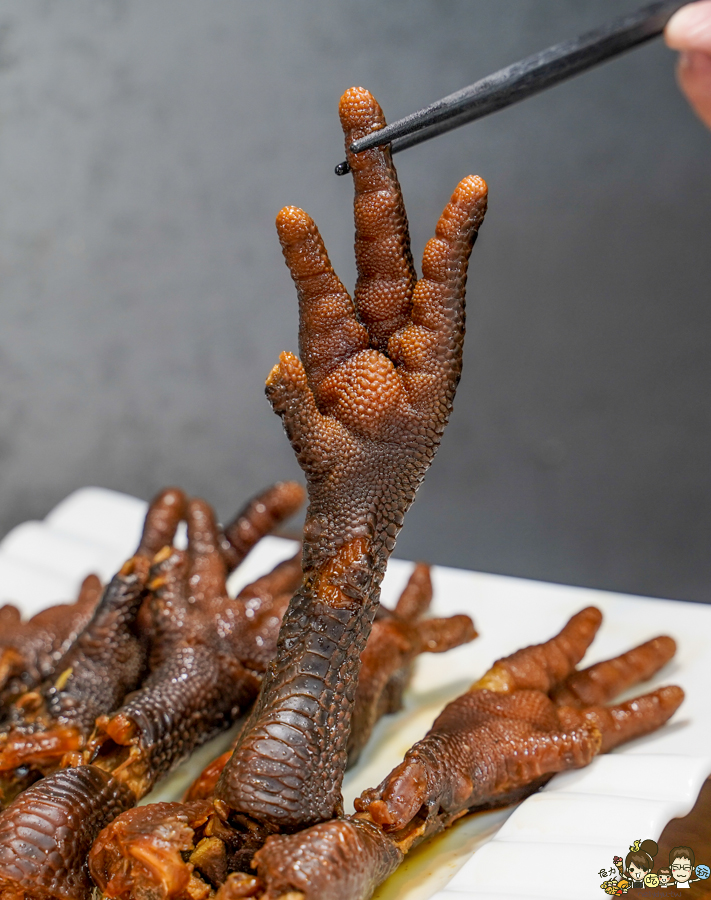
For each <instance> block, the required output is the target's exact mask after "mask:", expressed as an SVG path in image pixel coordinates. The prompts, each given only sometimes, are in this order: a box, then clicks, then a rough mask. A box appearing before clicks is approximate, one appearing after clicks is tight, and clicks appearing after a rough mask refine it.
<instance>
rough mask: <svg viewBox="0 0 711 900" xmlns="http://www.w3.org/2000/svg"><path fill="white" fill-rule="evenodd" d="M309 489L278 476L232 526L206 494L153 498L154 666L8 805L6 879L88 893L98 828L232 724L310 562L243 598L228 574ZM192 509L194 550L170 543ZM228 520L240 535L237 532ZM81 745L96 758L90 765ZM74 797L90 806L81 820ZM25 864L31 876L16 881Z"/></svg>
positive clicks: (149, 541)
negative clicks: (93, 730) (90, 733)
mask: <svg viewBox="0 0 711 900" xmlns="http://www.w3.org/2000/svg"><path fill="white" fill-rule="evenodd" d="M302 498H303V491H302V489H301V488H299V486H298V485H295V484H294V483H288V482H287V483H280V484H278V485H275V486H274V487H273V488H271V489H269V490H268V491H267V492H263V493H262V494H260V495H258V496H257V497H256V498H254V499H253V500H252V501H250V503H249V504H247V506H246V507H245V508H244V509H243V510H242V512H241V513H240V514H239V515H238V517H237V518H236V519H235V523H237V525H238V526H239V527H238V529H237V530H236V529H235V525H234V523H233V526H228V529H226V533H227V537H226V536H225V532H223V531H222V530H221V529H219V528H218V526H217V524H216V522H215V519H214V515H213V513H212V510H211V509H210V507H209V506H208V505H207V504H206V503H204V501H200V500H192V501H190V503H189V504H187V508H186V505H185V498H184V495H182V493H179V492H176V491H175V490H174V489H171V491H167V492H163V493H162V494H161V495H159V498H158V501H156V502H154V503H153V504H152V505H151V508H150V510H149V513H148V516H147V518H146V525H145V528H144V537H143V540H142V542H141V547H140V548H139V551H140V553H141V555H142V557H145V556H146V554H149V555H152V556H153V559H152V562H151V561H150V560H149V562H150V563H151V565H150V570H149V569H148V567H147V566H145V565H144V564H143V563H142V564H141V565H142V568H144V569H145V577H144V578H143V582H144V583H145V582H148V585H147V593H148V597H147V599H146V601H145V604H148V606H149V608H150V609H149V612H150V614H151V616H152V618H153V622H152V623H151V622H149V621H148V618H150V617H144V619H146V622H144V624H146V623H147V627H148V628H149V630H150V632H151V637H152V641H153V647H152V650H153V653H152V654H151V656H152V658H153V660H154V663H155V668H154V669H153V671H152V672H151V674H150V675H149V677H148V680H147V681H146V682H145V683H144V685H143V687H142V688H141V690H139V691H137V692H135V693H134V694H132V695H130V696H129V697H128V698H126V701H125V703H124V705H123V706H122V707H121V708H120V709H119V710H118V711H117V712H116V713H115V714H114V715H112V716H103V717H100V718H99V720H98V722H99V724H100V725H102V726H103V728H104V729H105V731H103V732H101V731H100V732H99V735H98V736H96V737H95V738H94V739H93V740H92V741H91V742H90V744H89V747H88V748H87V750H86V751H84V754H82V753H66V754H65V755H64V758H63V760H62V764H63V765H74V766H76V768H71V769H68V770H65V771H60V772H55V773H53V774H51V775H49V776H48V777H47V778H45V779H44V780H43V781H42V783H41V788H40V787H39V786H38V789H37V791H39V793H37V791H34V792H32V791H25V793H23V794H21V796H20V797H19V798H18V799H17V800H16V801H15V802H14V803H13V805H12V806H11V807H10V808H9V809H8V810H6V811H5V813H4V814H3V815H2V816H0V845H1V846H0V884H2V886H3V889H4V890H5V891H6V892H8V896H9V895H10V894H12V892H13V891H14V892H18V891H19V892H20V894H22V892H24V894H25V896H26V897H37V898H44V897H45V896H47V897H49V896H52V897H57V898H58V897H66V898H70V897H71V898H73V900H80V898H84V897H85V896H86V895H87V890H88V887H87V884H88V882H87V878H86V876H85V874H83V873H85V868H86V866H85V861H86V854H87V852H88V850H89V848H90V846H91V844H92V843H93V841H94V839H95V837H96V834H97V833H98V831H99V830H100V829H101V828H102V827H103V826H104V825H106V824H108V822H109V821H110V820H111V819H112V818H113V817H114V816H115V815H117V814H118V813H119V812H120V811H121V810H122V809H127V808H129V807H131V806H133V805H134V804H135V803H136V800H137V799H139V798H140V797H141V796H143V794H144V793H145V792H146V791H147V790H148V789H149V788H150V786H151V785H152V784H153V783H154V782H155V781H156V780H157V779H158V778H159V777H160V776H161V775H162V774H164V773H165V772H166V771H168V770H169V769H171V768H173V767H174V766H175V765H177V763H179V762H180V760H181V759H182V758H183V757H184V756H185V755H187V753H189V752H190V750H191V749H193V748H194V747H195V746H196V745H197V744H198V743H200V742H202V741H204V740H206V739H208V738H209V737H211V736H212V734H213V733H215V731H216V729H217V728H219V727H220V726H226V725H227V724H229V722H230V720H231V716H232V714H233V713H235V712H236V710H235V709H234V707H235V706H240V705H241V704H243V703H244V704H246V703H247V702H249V701H251V700H252V699H253V698H254V697H255V696H256V693H257V690H258V687H259V675H260V674H261V673H262V672H263V671H264V668H265V667H266V664H267V661H268V660H267V659H264V649H263V645H266V647H267V652H269V648H271V651H272V652H273V649H274V647H275V645H276V634H277V630H278V621H279V619H280V618H281V614H282V612H283V610H284V609H285V607H286V604H287V602H288V596H290V594H291V593H292V592H293V590H294V589H295V588H296V586H297V585H298V584H299V582H300V580H301V564H300V561H299V560H298V559H296V558H295V559H293V560H287V561H286V562H284V563H281V564H280V565H278V566H277V567H276V568H275V570H274V571H273V572H271V573H269V574H268V575H266V576H263V577H262V578H260V579H258V581H257V582H254V583H253V584H252V585H248V586H247V587H246V588H245V589H244V590H243V591H242V592H241V593H240V595H239V596H238V597H237V598H236V599H235V600H231V599H230V598H229V597H227V592H226V587H225V578H226V575H227V573H228V571H229V570H230V568H231V566H232V565H233V564H235V563H236V562H237V563H238V562H239V561H241V559H243V558H244V556H245V555H246V554H247V552H248V551H249V550H250V549H251V547H253V546H254V544H256V543H257V541H258V540H259V539H260V537H262V536H263V535H264V534H265V533H266V532H267V531H269V530H271V529H272V528H273V527H275V526H276V525H277V524H278V523H279V521H281V520H282V519H283V518H284V517H286V516H288V515H291V513H292V512H294V511H295V509H296V507H297V505H298V504H299V503H300V502H301V499H302ZM171 499H172V500H174V501H175V502H174V503H173V505H172V507H170V508H168V507H167V501H168V500H171ZM178 500H179V501H180V502H179V503H178ZM184 511H185V514H186V518H187V523H188V550H187V551H186V552H182V551H176V550H174V549H172V548H171V547H170V546H169V545H170V542H171V541H172V537H173V534H174V532H175V527H176V526H177V523H178V521H179V519H180V518H182V517H183V512H184ZM168 513H170V515H168ZM230 531H231V532H232V533H233V534H235V533H236V534H237V535H238V536H239V541H238V542H234V541H232V540H230V539H229V535H230ZM226 541H229V547H228V550H229V553H226V552H225V542H226ZM156 551H157V552H156ZM124 568H126V567H124ZM122 571H123V570H122ZM285 591H286V592H287V596H286V597H284V596H283V593H284V592H285ZM275 592H276V596H274V593H275ZM275 610H276V615H275ZM144 649H145V648H144ZM241 660H243V661H244V665H243V664H242V661H241ZM83 756H86V757H88V761H90V762H94V761H96V762H97V764H98V765H96V766H95V765H81V763H82V761H83V759H82V757H83ZM111 798H113V800H111ZM119 798H120V801H121V802H120V805H119V803H118V799H119ZM109 800H110V802H108V801H109ZM114 800H115V801H116V802H114ZM107 803H108V805H107ZM38 804H39V805H38ZM76 806H78V807H79V808H80V809H81V810H82V815H83V816H84V820H83V821H82V822H81V823H79V822H77V813H76V810H75V808H74V807H76ZM104 806H106V809H104V808H103V807H104ZM47 823H50V824H47ZM51 823H55V825H56V828H52V827H51ZM60 826H62V827H60ZM15 856H17V859H16V861H15V863H14V864H13V865H10V863H9V860H10V859H12V858H14V857H15ZM41 857H44V863H42V862H41V861H40V858H41ZM20 872H25V874H26V875H27V878H26V879H24V880H21V881H20V882H18V881H17V879H18V877H19V875H18V873H20Z"/></svg>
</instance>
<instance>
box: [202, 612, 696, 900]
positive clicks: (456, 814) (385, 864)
mask: <svg viewBox="0 0 711 900" xmlns="http://www.w3.org/2000/svg"><path fill="white" fill-rule="evenodd" d="M600 621H601V615H600V613H599V611H598V610H596V609H594V608H589V609H585V610H583V611H582V612H580V613H578V614H577V615H576V616H573V618H572V619H571V620H570V622H569V623H568V624H567V625H566V626H565V628H564V629H563V630H562V632H561V633H560V634H559V635H557V636H556V637H555V638H553V639H552V640H550V641H548V642H546V643H545V644H541V645H538V646H534V647H529V648H526V649H525V650H520V651H518V652H517V653H514V654H513V655H512V656H510V657H507V658H506V659H503V660H500V661H499V662H497V663H496V664H495V665H494V666H493V667H492V669H491V670H490V671H489V672H488V673H487V674H486V675H485V676H484V677H483V678H481V679H480V680H479V681H478V682H476V684H474V685H473V686H472V688H471V689H470V690H469V691H468V692H466V693H465V694H462V695H461V696H460V697H458V698H457V699H456V700H454V701H453V702H452V703H450V704H448V706H446V707H445V709H444V710H443V711H442V713H441V714H440V715H439V716H438V718H437V719H436V721H435V723H434V725H433V726H432V728H431V729H430V731H429V732H428V734H427V735H426V737H425V738H424V739H423V740H422V741H419V742H418V743H417V744H415V745H414V747H412V748H411V749H410V750H409V751H408V752H407V754H406V756H405V760H404V761H403V762H402V763H401V764H400V765H399V766H397V767H396V768H395V769H394V770H393V771H392V772H391V773H390V775H388V776H387V778H385V780H384V781H383V782H382V783H381V784H380V785H379V787H377V788H374V789H372V790H367V791H365V792H364V793H363V794H362V795H361V797H360V798H359V799H358V800H357V801H356V810H357V813H356V814H355V815H354V816H351V817H349V818H347V819H336V820H333V821H331V822H326V823H322V824H320V825H317V826H316V827H314V828H310V829H306V830H304V831H302V832H300V833H299V834H294V835H286V836H282V835H275V836H273V837H270V838H269V839H268V840H267V841H266V843H265V845H264V847H263V848H262V849H261V850H259V851H258V852H257V854H256V855H255V859H254V864H255V867H256V869H257V875H258V877H257V878H256V879H254V881H255V882H256V886H255V888H254V890H253V891H252V893H250V894H243V896H252V897H255V898H257V897H258V898H260V900H278V898H283V900H286V898H287V897H288V898H289V900H317V898H322V897H329V898H331V900H367V898H368V897H370V896H371V894H372V892H373V890H374V889H375V888H376V887H377V885H378V884H379V883H380V882H381V881H382V880H384V879H385V878H386V877H387V876H388V875H389V874H391V873H392V872H393V871H394V870H395V869H396V868H397V866H398V865H399V864H400V862H401V861H402V859H403V858H404V855H405V854H406V853H407V852H408V850H410V849H411V848H412V847H414V846H416V845H417V844H418V843H420V842H421V841H423V840H424V839H425V838H427V837H429V836H430V835H432V834H435V833H437V832H438V831H441V830H442V829H444V828H446V827H448V826H449V825H451V824H452V823H453V822H455V821H456V820H457V819H459V818H460V817H461V816H463V815H465V814H466V813H467V812H469V811H471V810H481V809H488V808H492V807H496V806H503V805H508V804H510V803H513V802H516V801H518V800H522V799H523V798H524V797H526V796H528V795H529V794H531V793H533V792H534V791H535V790H537V789H538V788H539V787H541V786H542V785H543V784H544V783H545V782H546V781H548V780H549V779H550V778H551V777H552V775H553V774H554V773H555V772H561V771H564V770H566V769H571V768H579V767H581V766H585V765H587V764H588V763H590V761H591V760H592V759H593V758H594V756H596V755H597V754H598V753H604V752H607V751H608V750H611V749H612V748H613V747H616V746H619V745H620V744H622V743H625V742H627V741H630V740H632V739H634V738H635V737H639V736H640V735H644V734H648V733H650V732H652V731H655V730H656V729H657V728H659V727H661V725H663V724H664V722H666V721H667V719H669V717H670V716H671V715H672V714H673V713H674V711H675V710H676V709H677V708H678V706H679V704H680V703H681V701H682V699H683V691H682V690H681V689H680V688H678V687H673V686H672V687H664V688H660V689H658V690H655V691H652V692H651V693H649V694H645V695H643V696H641V697H637V698H635V699H634V700H631V701H628V702H625V703H620V704H616V705H612V706H607V705H605V704H607V703H608V702H609V701H610V700H611V699H612V698H613V697H614V696H615V695H616V694H618V693H619V692H620V691H622V690H624V689H626V688H627V687H629V686H630V685H632V684H635V683H637V682H638V681H640V680H644V679H647V678H649V677H651V675H652V674H654V673H655V672H656V671H658V670H659V669H660V668H661V667H662V666H663V665H664V664H665V663H666V662H667V661H668V660H669V659H670V658H671V657H672V656H673V655H674V652H675V644H674V641H673V640H672V639H671V638H668V637H660V638H656V639H654V640H652V641H648V642H647V643H646V644H643V645H642V646H640V647H637V648H635V649H633V650H630V651H629V652H628V653H625V654H623V655H622V656H620V657H617V658H616V659H614V660H608V661H606V662H603V663H598V664H597V665H594V666H591V667H589V668H588V669H583V670H582V671H576V670H575V666H576V665H577V663H578V662H579V661H580V659H581V658H582V656H583V654H584V653H585V650H586V649H587V647H588V645H589V644H590V642H591V641H592V639H593V637H594V635H595V632H596V631H597V629H598V627H599V625H600ZM231 877H232V881H231V882H230V879H229V878H228V879H227V881H226V883H225V885H224V887H223V888H221V890H220V891H218V893H217V898H218V900H227V898H228V897H230V896H231V895H233V896H239V894H238V893H235V891H236V890H238V889H239V886H240V881H241V879H242V875H240V874H236V875H234V876H231ZM233 889H234V890H233Z"/></svg>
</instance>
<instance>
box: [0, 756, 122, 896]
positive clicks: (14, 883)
mask: <svg viewBox="0 0 711 900" xmlns="http://www.w3.org/2000/svg"><path fill="white" fill-rule="evenodd" d="M22 798H23V804H22V807H21V808H20V807H17V806H15V807H10V808H9V809H7V810H5V812H4V813H3V815H2V816H0V897H2V900H26V898H29V897H31V898H34V900H50V898H57V900H82V898H85V897H88V896H89V894H90V892H91V887H92V885H91V880H90V878H89V873H88V870H87V868H86V865H85V859H86V855H87V853H88V852H89V849H90V847H91V844H92V840H93V836H94V835H95V834H96V833H97V831H98V830H99V829H101V828H102V827H103V826H104V825H106V824H107V823H108V822H110V821H111V820H112V819H113V818H115V817H116V816H117V815H118V814H119V813H120V812H121V811H122V810H124V809H126V808H127V807H128V806H130V805H131V803H132V802H134V799H135V798H133V796H132V794H131V792H130V791H129V790H128V788H126V787H125V786H124V785H122V784H120V783H119V782H117V781H116V780H115V779H113V778H111V777H110V776H109V775H107V774H106V773H105V772H102V771H101V770H100V769H97V768H96V767H95V766H82V767H81V768H79V769H66V770H64V771H61V772H56V773H55V774H54V776H52V778H51V779H49V778H47V779H44V780H42V781H40V782H38V783H37V784H35V785H33V786H32V787H31V788H29V789H28V790H26V791H25V792H24V794H23V795H22ZM49 847H52V849H53V850H54V852H48V848H49Z"/></svg>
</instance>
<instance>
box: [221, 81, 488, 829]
mask: <svg viewBox="0 0 711 900" xmlns="http://www.w3.org/2000/svg"><path fill="white" fill-rule="evenodd" d="M340 116H341V124H342V126H343V130H344V133H345V137H346V145H349V144H350V143H351V142H352V141H353V140H354V139H355V138H356V137H360V136H361V135H364V134H367V133H370V132H371V131H374V130H377V129H379V128H382V127H383V126H384V124H385V120H384V117H383V114H382V112H381V110H380V107H379V106H378V104H377V103H376V101H375V100H374V98H373V97H372V96H371V95H370V94H369V93H368V92H367V91H365V90H364V89H362V88H352V89H350V90H349V91H347V92H346V93H345V94H344V96H343V97H342V99H341V103H340ZM349 163H350V164H351V168H352V171H353V177H354V184H355V222H356V263H357V267H358V283H357V285H356V290H355V297H354V299H353V300H351V298H350V296H349V295H348V293H347V291H346V290H345V288H344V287H343V285H342V284H341V282H340V281H339V279H338V278H337V276H336V274H335V273H334V271H333V269H332V268H331V265H330V263H329V260H328V256H327V254H326V250H325V248H324V245H323V242H322V240H321V237H320V235H319V233H318V230H317V228H316V226H315V224H314V223H313V221H312V220H311V218H310V217H309V216H308V215H307V214H306V213H304V212H303V211H302V210H300V209H296V208H294V207H287V208H285V209H283V210H282V211H281V212H280V213H279V215H278V217H277V229H278V232H279V238H280V240H281V244H282V248H283V251H284V256H285V258H286V262H287V265H288V267H289V269H290V271H291V274H292V277H293V279H294V282H295V284H296V288H297V293H298V295H299V316H300V330H299V349H300V359H299V358H297V357H296V356H294V355H293V354H291V353H283V354H282V355H281V358H280V361H279V364H278V365H277V366H275V368H274V369H273V370H272V372H271V373H270V375H269V378H268V380H267V395H268V397H269V399H270V401H271V403H272V406H273V408H274V410H275V412H277V413H278V414H279V415H280V416H281V418H282V421H283V424H284V427H285V429H286V432H287V435H288V436H289V439H290V441H291V443H292V446H293V448H294V450H295V452H296V455H297V458H298V460H299V463H300V465H301V467H302V468H303V470H304V473H305V475H306V480H307V486H308V495H309V508H308V512H307V516H306V524H305V531H304V556H303V560H304V579H303V583H302V586H301V588H300V590H298V591H297V593H296V594H295V595H294V598H293V599H292V601H291V603H290V605H289V609H288V610H287V613H286V615H285V617H284V622H283V625H282V629H281V633H280V636H279V643H278V647H277V654H276V658H275V660H274V662H273V664H272V665H271V667H270V669H269V671H268V673H267V676H266V678H265V681H264V685H263V688H262V692H261V694H260V698H259V700H258V702H257V706H256V708H255V711H254V713H253V715H252V717H251V718H250V721H249V723H248V725H247V727H246V728H245V729H244V732H243V735H242V737H241V740H240V742H239V744H238V746H237V748H236V750H235V752H234V754H233V756H232V758H231V760H230V762H229V763H228V765H227V766H226V768H225V770H224V772H223V774H222V777H221V779H220V781H219V783H218V786H217V796H218V798H219V799H221V800H222V801H224V802H225V803H226V804H227V806H228V807H229V808H231V809H233V810H235V811H238V812H241V813H246V814H248V815H249V816H251V817H252V818H253V819H255V820H257V821H259V822H262V823H268V824H269V825H271V826H275V827H279V828H281V829H284V830H294V829H297V828H300V827H303V826H304V825H306V824H308V823H314V822H318V821H321V820H323V819H328V818H330V817H331V816H333V815H334V814H335V813H337V812H339V811H340V809H341V781H342V777H343V772H344V770H345V767H346V759H347V744H348V734H349V730H350V718H351V713H352V709H353V703H354V701H355V695H356V686H357V682H358V670H359V666H360V655H361V653H362V652H363V649H364V647H365V643H366V640H367V637H368V634H369V632H370V628H371V625H372V621H373V617H374V615H375V610H376V607H377V604H378V599H379V589H380V582H381V580H382V577H383V573H384V571H385V565H386V562H387V559H388V557H389V555H390V553H391V552H392V549H393V547H394V545H395V539H396V537H397V534H398V532H399V530H400V528H401V526H402V523H403V518H404V515H405V513H406V511H407V509H408V508H409V506H410V504H411V503H412V501H413V499H414V497H415V492H416V491H417V488H418V487H419V485H420V483H421V481H422V479H423V477H424V475H425V472H426V470H427V468H428V466H429V465H430V463H431V461H432V458H433V457H434V454H435V452H436V449H437V446H438V444H439V442H440V439H441V436H442V432H443V430H444V428H445V425H446V423H447V420H448V418H449V414H450V412H451V408H452V401H453V399H454V393H455V390H456V387H457V383H458V381H459V376H460V372H461V357H462V344H463V339H464V286H465V280H466V271H467V263H468V259H469V254H470V251H471V248H472V245H473V243H474V239H475V237H476V234H477V230H478V228H479V225H480V224H481V221H482V219H483V216H484V212H485V208H486V185H485V184H484V182H483V181H482V180H481V179H480V178H474V177H470V178H467V179H465V180H464V181H463V182H461V184H460V185H459V186H458V188H457V190H456V191H455V193H454V195H453V197H452V199H451V201H450V203H449V204H448V205H447V207H446V209H445V211H444V213H443V214H442V217H441V219H440V221H439V224H438V225H437V231H436V235H435V237H434V238H433V239H432V240H431V241H430V242H429V243H428V244H427V247H426V249H425V253H424V260H423V278H422V279H421V280H420V281H419V282H418V281H417V279H416V275H415V272H414V268H413V265H412V258H411V254H410V248H409V236H408V229H407V219H406V216H405V211H404V207H403V203H402V197H401V193H400V187H399V184H398V181H397V176H396V174H395V169H394V167H393V165H392V161H391V159H390V152H389V150H388V149H387V148H379V149H376V150H371V151H368V152H366V153H363V154H360V155H359V156H358V157H357V158H356V157H354V156H353V154H349Z"/></svg>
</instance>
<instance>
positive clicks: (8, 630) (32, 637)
mask: <svg viewBox="0 0 711 900" xmlns="http://www.w3.org/2000/svg"><path fill="white" fill-rule="evenodd" d="M100 597H101V582H100V581H99V579H98V578H97V576H96V575H87V577H86V578H85V579H84V581H83V582H82V585H81V588H80V590H79V595H78V597H77V599H76V601H75V602H74V603H60V604H57V605H56V606H50V607H49V608H47V609H43V610H41V611H40V612H38V613H36V614H35V615H34V616H32V618H31V619H29V620H27V621H23V620H22V619H21V618H20V612H19V610H17V609H16V607H13V606H5V607H3V609H2V610H0V613H4V616H3V621H2V650H1V651H0V705H1V706H9V705H10V704H12V703H13V702H14V701H15V700H16V699H17V698H18V697H19V696H20V694H24V693H26V692H27V691H29V690H31V689H32V688H34V687H36V686H37V685H38V684H39V683H40V682H41V681H42V680H44V679H45V678H50V677H51V676H52V675H54V673H55V672H56V668H57V664H58V663H59V662H60V661H61V659H62V658H63V657H64V655H65V653H66V652H67V651H68V650H69V648H70V647H71V646H72V644H73V643H74V641H75V640H76V639H77V637H78V635H79V634H80V633H81V632H82V631H83V630H84V628H86V626H87V624H88V623H89V621H90V619H91V617H92V616H93V614H94V610H95V609H96V605H97V603H98V602H99V598H100ZM10 610H14V611H15V612H14V613H12V612H10ZM0 715H2V713H1V712H0Z"/></svg>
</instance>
